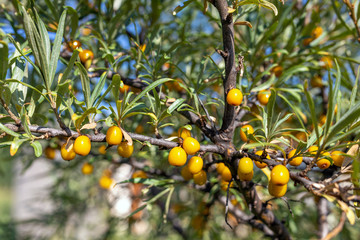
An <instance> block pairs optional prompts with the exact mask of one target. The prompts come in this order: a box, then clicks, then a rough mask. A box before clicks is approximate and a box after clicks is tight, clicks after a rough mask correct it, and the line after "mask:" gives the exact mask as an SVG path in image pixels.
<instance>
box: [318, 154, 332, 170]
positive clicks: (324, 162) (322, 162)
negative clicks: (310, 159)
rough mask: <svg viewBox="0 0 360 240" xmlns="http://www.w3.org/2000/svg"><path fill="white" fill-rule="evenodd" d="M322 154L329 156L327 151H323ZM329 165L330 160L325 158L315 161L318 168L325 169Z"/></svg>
mask: <svg viewBox="0 0 360 240" xmlns="http://www.w3.org/2000/svg"><path fill="white" fill-rule="evenodd" d="M322 155H323V156H326V157H330V153H329V152H324V153H323V154H322ZM330 165H331V162H330V161H329V160H328V159H326V158H322V159H320V160H318V161H317V162H316V166H318V168H320V169H327V168H329V167H330Z"/></svg>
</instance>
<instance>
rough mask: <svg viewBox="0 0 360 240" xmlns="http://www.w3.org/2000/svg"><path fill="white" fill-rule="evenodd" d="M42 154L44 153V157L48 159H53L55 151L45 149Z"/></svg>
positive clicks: (49, 148)
mask: <svg viewBox="0 0 360 240" xmlns="http://www.w3.org/2000/svg"><path fill="white" fill-rule="evenodd" d="M44 153H45V157H47V158H48V159H54V158H55V154H56V152H55V149H54V148H52V147H46V148H45V151H44Z"/></svg>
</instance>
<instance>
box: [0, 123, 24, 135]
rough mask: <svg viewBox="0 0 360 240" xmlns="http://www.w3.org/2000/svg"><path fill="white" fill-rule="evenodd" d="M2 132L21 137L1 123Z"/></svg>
mask: <svg viewBox="0 0 360 240" xmlns="http://www.w3.org/2000/svg"><path fill="white" fill-rule="evenodd" d="M0 130H2V131H4V132H6V133H7V134H9V135H11V136H13V137H21V134H19V133H17V132H14V131H13V130H10V129H9V128H7V127H5V126H4V125H3V124H2V123H0Z"/></svg>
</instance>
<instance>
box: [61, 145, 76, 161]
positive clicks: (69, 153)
mask: <svg viewBox="0 0 360 240" xmlns="http://www.w3.org/2000/svg"><path fill="white" fill-rule="evenodd" d="M61 157H62V158H63V159H64V160H66V161H70V160H73V159H74V158H75V157H76V153H75V151H74V145H73V144H70V145H69V147H68V148H66V143H64V144H63V145H62V146H61Z"/></svg>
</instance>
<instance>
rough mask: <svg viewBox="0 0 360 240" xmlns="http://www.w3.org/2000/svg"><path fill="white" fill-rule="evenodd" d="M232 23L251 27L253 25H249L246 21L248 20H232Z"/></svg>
mask: <svg viewBox="0 0 360 240" xmlns="http://www.w3.org/2000/svg"><path fill="white" fill-rule="evenodd" d="M234 25H235V26H236V25H240V26H242V25H245V26H248V27H249V28H252V27H253V26H252V25H251V23H250V22H248V21H238V22H234Z"/></svg>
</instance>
